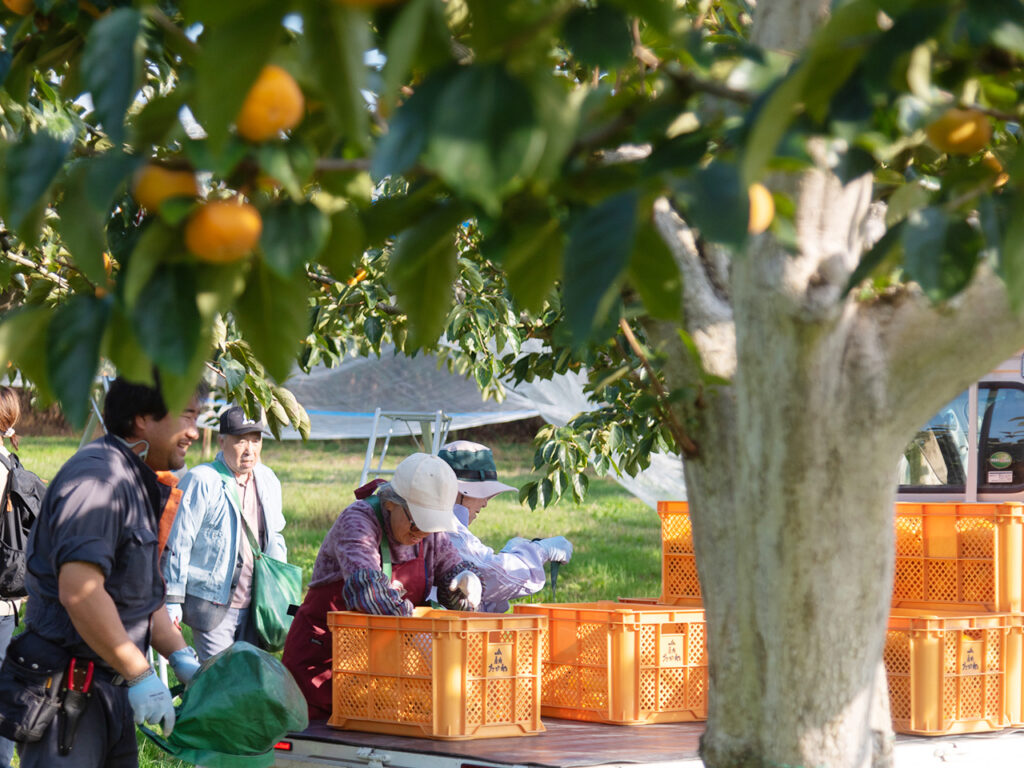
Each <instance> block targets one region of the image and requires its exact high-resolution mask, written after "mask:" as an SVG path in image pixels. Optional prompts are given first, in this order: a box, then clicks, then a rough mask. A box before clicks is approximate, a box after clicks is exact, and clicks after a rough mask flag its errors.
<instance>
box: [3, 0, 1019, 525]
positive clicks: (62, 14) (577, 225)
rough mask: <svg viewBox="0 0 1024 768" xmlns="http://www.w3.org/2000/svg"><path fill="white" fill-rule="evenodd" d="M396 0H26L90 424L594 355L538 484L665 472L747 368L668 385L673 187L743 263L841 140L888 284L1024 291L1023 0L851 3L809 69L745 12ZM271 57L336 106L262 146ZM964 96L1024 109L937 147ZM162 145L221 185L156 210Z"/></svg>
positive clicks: (56, 377)
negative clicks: (583, 408) (427, 368)
mask: <svg viewBox="0 0 1024 768" xmlns="http://www.w3.org/2000/svg"><path fill="white" fill-rule="evenodd" d="M372 5H373V4H368V7H365V8H363V7H360V8H356V7H351V6H350V5H348V4H344V3H337V2H331V1H329V0H218V2H216V3H210V2H202V1H201V0H181V2H174V1H172V0H160V2H153V1H151V0H150V1H147V0H137V1H136V2H128V0H95V1H94V2H88V1H87V0H81V1H79V0H35V4H34V13H31V14H27V15H24V16H19V15H16V14H14V13H12V12H11V11H9V10H7V9H6V8H5V9H4V10H3V12H2V13H0V86H2V87H0V163H2V164H3V168H4V176H3V180H2V183H0V218H2V222H3V227H2V231H0V248H2V253H3V257H4V258H2V259H0V287H2V288H3V290H4V293H3V297H4V304H3V306H4V311H5V314H4V319H3V323H2V325H0V355H2V356H3V359H6V360H9V361H10V363H11V366H12V368H11V369H10V373H11V374H12V375H13V374H14V373H15V372H20V373H21V374H23V375H24V376H25V377H26V378H27V379H28V380H29V381H31V382H32V384H33V385H34V386H35V387H36V390H37V392H38V394H39V397H40V399H41V400H42V401H44V402H48V401H52V400H59V401H60V402H61V404H62V405H63V407H64V409H65V411H66V413H67V414H68V416H69V418H70V419H72V420H73V421H74V422H76V423H81V422H82V421H84V419H85V417H86V416H87V414H88V405H87V397H88V393H89V389H90V384H89V382H90V381H91V380H92V378H93V377H92V375H91V374H92V372H94V371H96V370H98V368H99V366H100V365H101V362H106V363H109V364H112V365H113V366H115V367H116V368H117V370H119V371H120V372H122V373H123V374H125V375H128V376H131V377H134V378H142V379H145V378H147V377H148V376H149V375H150V371H151V370H152V366H154V365H155V366H156V367H157V368H158V369H159V371H160V373H161V377H162V381H163V382H164V383H165V386H166V387H167V390H168V395H169V397H170V399H171V401H172V402H174V403H178V402H183V399H184V397H185V395H186V393H187V392H188V391H189V390H190V389H191V386H192V383H193V382H194V381H195V379H196V378H197V377H198V376H200V375H202V374H203V373H204V372H206V373H211V374H212V375H213V377H214V378H215V381H216V386H217V388H218V389H219V391H220V393H221V394H223V395H224V396H225V397H227V398H229V399H231V400H233V401H237V402H240V403H243V404H244V405H245V406H246V407H247V408H248V409H249V410H250V411H255V410H258V409H261V408H262V409H265V410H266V411H267V415H268V419H269V422H270V425H271V428H272V429H273V430H274V431H275V432H277V431H278V430H279V429H280V428H281V426H282V425H285V424H291V425H293V426H295V427H296V428H298V429H299V430H300V431H301V432H305V431H307V430H308V427H309V424H308V418H307V417H306V415H305V413H304V412H303V410H302V408H301V407H300V406H299V405H298V404H297V403H296V402H295V400H294V398H293V397H292V396H291V395H290V393H288V391H287V389H285V388H284V387H283V386H282V384H284V380H285V378H286V377H287V375H288V373H289V372H290V371H291V370H292V369H293V366H294V365H295V364H296V362H297V364H298V366H299V367H300V368H301V369H303V370H308V369H309V368H310V367H311V366H313V365H316V364H319V363H324V364H327V365H330V364H332V363H335V362H337V361H338V360H340V359H341V358H342V357H343V356H344V355H346V354H374V353H376V354H379V353H380V351H381V349H382V345H385V344H394V345H395V347H396V348H397V349H398V350H401V351H403V352H405V353H407V354H415V353H416V352H417V351H419V350H428V349H438V350H439V352H440V354H441V356H442V358H443V359H444V360H445V362H446V364H448V365H449V366H450V367H452V368H453V369H457V370H459V371H462V372H465V373H467V374H468V375H471V376H473V377H474V378H475V379H476V381H477V382H478V383H479V385H480V387H481V389H482V390H483V391H484V392H485V393H488V394H490V395H493V396H496V397H500V396H501V394H502V391H503V389H502V387H503V384H502V382H503V379H504V377H505V375H506V374H507V373H508V372H509V371H511V375H512V376H513V377H514V378H518V379H530V378H532V377H536V376H541V377H544V376H549V375H551V374H554V373H562V372H566V371H580V370H584V371H586V372H587V375H588V376H589V377H590V381H591V385H590V387H589V390H588V391H589V393H590V394H591V396H592V397H593V399H594V402H595V403H596V405H597V408H596V410H594V411H593V412H591V413H587V414H584V415H581V416H579V417H578V418H577V419H576V420H574V421H573V422H572V423H571V424H570V425H568V426H567V427H562V428H548V429H546V430H545V431H544V432H543V433H542V434H541V435H540V436H539V442H538V446H539V447H538V450H537V456H536V459H535V463H536V467H537V469H538V470H539V474H538V476H537V478H536V481H535V482H532V483H530V484H527V485H526V486H525V487H524V490H523V494H524V498H525V499H527V500H528V501H529V503H530V504H531V505H534V504H546V503H549V502H550V501H552V500H555V499H557V498H558V497H559V496H561V495H562V494H564V493H571V494H572V496H573V497H575V498H577V499H579V498H581V497H582V495H583V494H584V493H585V492H586V480H585V476H584V475H583V474H582V470H583V469H584V468H585V467H586V466H587V465H588V464H589V463H591V462H592V463H594V464H595V466H596V467H597V469H599V470H605V469H607V468H609V467H615V468H618V469H622V470H625V471H630V472H632V471H635V470H636V469H638V468H642V467H644V466H645V465H646V463H647V461H648V456H649V454H650V452H651V451H652V450H669V451H677V452H680V451H683V452H685V445H680V443H681V439H682V438H685V434H686V424H685V423H677V424H672V423H671V421H670V420H668V419H666V418H665V415H666V413H667V411H666V409H667V407H668V405H669V404H683V405H687V404H689V405H690V406H692V405H693V404H695V403H696V402H697V401H698V400H699V398H700V396H701V392H702V391H703V389H704V388H706V387H708V386H717V385H719V384H721V383H722V382H716V381H713V380H711V379H708V378H707V377H705V378H704V379H699V380H695V381H689V382H662V381H660V380H658V379H659V376H660V373H658V372H659V371H660V370H661V366H660V365H659V355H660V354H662V353H661V351H659V350H656V349H646V348H645V346H644V345H645V344H646V341H645V337H644V334H643V324H644V322H645V319H646V318H648V317H654V318H658V319H661V320H668V321H675V322H678V323H680V327H682V324H681V318H682V312H683V309H684V308H683V307H682V305H681V298H680V297H681V293H680V286H681V277H680V273H679V270H678V267H677V266H676V264H675V262H674V261H673V259H672V256H671V254H670V252H669V250H668V248H667V247H666V246H665V244H664V243H663V242H662V240H661V238H660V237H659V235H658V234H657V232H656V230H655V226H654V216H653V206H654V203H655V201H656V200H658V199H661V198H666V197H667V198H668V199H669V200H670V201H671V202H672V204H673V206H674V207H675V209H676V210H677V211H678V212H679V213H680V215H682V216H683V217H684V218H685V219H686V220H687V222H688V223H690V224H691V225H692V226H693V227H695V228H696V229H697V230H698V232H699V233H700V236H701V241H702V242H714V243H717V244H718V245H720V246H724V247H726V248H728V249H730V251H731V252H732V253H733V254H734V257H736V258H740V257H742V254H743V251H744V247H745V245H746V243H747V241H748V237H749V235H748V234H747V221H748V213H749V212H748V198H747V187H748V186H749V185H750V184H751V183H753V182H755V181H763V180H765V179H767V178H768V177H769V175H770V174H781V173H792V172H798V171H800V170H801V169H804V168H806V167H808V165H809V162H810V160H809V157H808V152H807V145H808V141H809V140H811V139H818V140H821V141H822V142H823V143H824V146H825V147H826V148H827V155H828V157H829V158H830V162H831V163H832V167H833V170H834V171H836V172H837V173H839V174H840V175H841V176H842V177H844V178H854V177H857V176H860V175H863V174H867V173H870V174H873V176H874V179H875V193H876V197H877V199H879V200H884V201H886V202H887V203H888V220H887V225H888V226H889V228H890V229H889V232H888V234H887V235H886V236H885V237H883V238H882V239H881V240H880V241H879V242H878V243H877V244H876V245H875V246H874V247H873V248H872V249H871V250H870V251H869V252H868V253H867V254H865V256H864V258H863V259H862V262H861V265H860V267H859V268H858V270H857V271H856V272H855V274H854V275H853V276H852V278H851V280H850V284H849V286H848V290H854V289H855V292H854V294H853V295H854V297H855V298H856V299H858V300H871V299H872V297H874V296H877V295H879V294H880V293H881V292H883V291H885V290H886V289H887V288H889V287H891V286H893V285H897V284H899V283H900V282H901V281H905V280H908V279H912V280H915V281H917V282H918V283H920V284H921V286H922V287H923V289H924V290H925V291H926V293H927V295H928V296H929V297H930V298H931V299H932V300H934V301H936V302H943V301H946V300H948V299H949V298H950V297H952V296H954V295H955V294H956V293H957V292H958V291H960V290H961V289H962V288H963V287H964V285H966V283H967V281H968V280H969V279H970V276H971V275H972V274H973V271H974V269H975V267H976V265H977V264H978V263H979V262H980V261H981V260H984V259H987V260H990V261H992V262H993V263H994V264H996V265H997V267H998V269H999V270H1000V273H1001V274H1002V275H1003V276H1004V278H1005V280H1006V282H1007V285H1008V287H1009V288H1010V292H1011V297H1012V298H1013V299H1014V301H1015V302H1016V303H1017V304H1019V303H1020V299H1021V297H1022V296H1024V292H1022V291H1021V290H1019V288H1021V287H1024V257H1022V255H1024V217H1022V216H1021V215H1020V208H1021V202H1020V201H1021V199H1022V198H1021V195H1020V191H1019V190H1020V179H1021V178H1024V173H1022V171H1024V157H1022V156H1021V155H1020V153H1019V152H1018V148H1019V144H1020V117H1021V111H1022V106H1021V104H1022V103H1024V100H1022V99H1021V95H1022V87H1024V82H1022V80H1024V78H1022V74H1024V68H1022V66H1021V60H1022V57H1024V4H1022V3H1021V2H1018V1H1017V0H971V2H967V0H846V2H836V3H833V4H832V6H833V15H832V19H831V21H830V22H829V23H828V24H827V25H825V26H824V27H823V28H822V29H821V30H820V31H819V33H818V34H817V36H816V37H815V38H814V39H813V40H812V42H811V43H810V44H809V45H808V46H807V47H806V48H805V49H804V50H803V51H801V52H799V53H798V54H796V55H783V54H781V53H779V52H775V51H766V50H762V49H760V48H758V47H756V46H755V45H753V44H752V43H751V41H750V36H749V33H750V29H751V14H752V9H751V8H750V7H748V5H747V3H745V2H743V1H742V0H586V1H583V0H502V2H489V1H485V0H406V1H405V2H399V3H397V4H387V5H381V6H379V7H372ZM269 63H274V64H277V65H279V66H281V67H283V68H284V69H285V70H287V71H289V72H290V73H291V74H292V75H293V76H294V77H295V79H296V80H297V82H298V84H299V85H300V87H301V89H302V91H303V93H304V95H305V101H306V104H305V112H304V115H303V119H302V121H301V123H300V124H299V125H297V126H296V127H294V128H293V129H291V130H290V132H288V133H287V134H284V133H282V134H280V135H279V136H278V137H276V138H274V139H271V140H268V141H265V142H259V143H253V142H249V141H246V140H244V139H242V138H241V137H240V136H239V135H238V134H237V133H236V132H235V130H234V127H233V122H234V120H235V116H236V115H237V113H238V111H239V108H240V107H241V105H242V103H243V100H244V99H245V96H246V93H247V90H248V87H249V86H250V84H252V83H253V81H254V80H255V79H256V77H257V75H258V74H259V72H260V71H261V70H262V68H263V67H264V66H265V65H267V64H269ZM953 106H957V107H960V108H963V109H966V110H970V111H972V113H974V114H980V115H981V116H982V118H981V120H982V122H983V123H984V125H986V126H988V127H989V128H991V136H990V137H989V138H988V140H986V141H984V142H983V145H984V149H981V150H979V151H972V152H968V153H966V154H964V153H960V152H959V151H958V150H956V149H955V148H951V147H949V146H947V147H941V146H936V145H935V142H934V141H933V142H931V143H929V142H928V141H927V140H926V132H925V130H924V129H925V127H926V126H928V125H929V124H931V123H932V122H933V121H934V120H935V119H936V118H938V117H939V116H940V115H942V114H943V113H945V112H946V111H947V110H948V109H949V108H950V107H953ZM629 148H632V149H633V150H634V151H632V152H626V151H625V150H626V149H629ZM148 162H159V163H161V164H164V165H166V166H168V167H172V168H178V169H191V170H192V171H194V172H195V173H196V174H197V178H198V179H199V181H200V184H201V189H202V194H201V198H202V199H200V200H192V199H189V198H174V199H170V200H168V201H165V202H164V203H162V204H161V205H159V209H158V210H155V211H145V210H141V209H140V208H139V207H138V205H137V204H136V203H135V201H134V200H133V198H132V196H131V194H130V190H131V179H132V177H133V175H134V174H135V173H136V172H137V171H138V169H139V168H140V167H141V166H143V165H144V164H146V163H148ZM233 197H242V198H244V199H246V200H247V201H248V202H250V203H251V204H252V205H253V206H255V207H256V209H257V210H258V211H259V212H260V215H261V217H262V222H263V229H262V236H261V239H260V244H259V246H258V247H257V248H256V250H255V251H254V252H253V253H252V254H251V255H249V256H248V257H246V258H244V259H241V260H238V261H235V262H231V263H226V264H211V263H207V262H205V261H202V260H200V259H199V258H197V257H196V256H194V255H192V254H191V253H189V251H188V249H187V248H186V247H185V244H184V242H185V241H184V231H185V229H186V227H187V226H188V222H189V221H190V217H191V215H192V213H193V212H194V210H195V209H196V207H197V206H199V205H202V200H203V199H207V200H212V199H220V198H233ZM774 198H775V206H776V210H777V215H776V218H775V220H774V222H773V223H772V226H771V229H770V234H769V235H768V236H771V237H774V238H776V239H777V241H778V242H779V243H780V244H781V245H783V246H784V247H793V246H794V245H795V244H794V242H793V238H794V234H793V233H794V227H793V216H794V205H793V202H792V200H790V199H788V198H787V197H786V195H785V194H784V193H782V192H780V191H778V190H774ZM627 332H628V333H627ZM631 334H635V339H634V340H632V341H631V340H630V335H631ZM683 340H684V342H686V341H687V339H686V337H685V333H684V334H683ZM527 341H530V342H531V344H537V345H539V346H536V347H534V346H529V347H525V348H524V347H523V344H524V343H526V342H527ZM524 349H525V352H524ZM680 410H681V411H682V412H684V413H685V412H686V408H685V407H683V408H681V409H680Z"/></svg>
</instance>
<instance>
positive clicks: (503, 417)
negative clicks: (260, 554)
mask: <svg viewBox="0 0 1024 768" xmlns="http://www.w3.org/2000/svg"><path fill="white" fill-rule="evenodd" d="M585 384H586V376H585V375H583V374H576V373H568V374H564V375H560V376H556V377H555V378H553V379H551V380H536V381H533V382H523V383H521V384H516V385H514V386H513V385H511V384H508V383H506V389H507V397H506V398H505V400H504V402H501V403H498V402H495V401H494V400H484V399H483V397H482V396H481V394H480V390H479V388H478V387H477V385H476V382H474V381H473V380H472V379H470V378H467V377H465V376H460V375H458V374H452V373H449V372H448V371H447V370H446V369H444V368H443V367H439V366H438V361H437V359H436V358H435V357H433V356H430V355H417V356H416V357H406V356H405V355H402V354H397V355H396V354H395V353H394V350H393V348H390V349H386V350H384V351H383V353H382V354H381V357H380V358H376V357H361V358H348V359H346V360H344V361H343V362H342V363H341V364H340V365H338V366H336V367H334V368H325V367H318V368H315V369H314V370H313V371H311V372H310V373H309V374H304V373H301V372H296V373H294V374H293V375H292V376H291V377H290V378H289V379H288V381H287V382H286V383H285V386H287V387H288V389H290V390H291V391H292V393H293V394H294V395H295V397H296V398H297V399H298V401H299V403H301V404H302V406H303V407H304V408H305V409H306V412H307V413H308V414H309V419H310V423H311V425H312V426H311V430H310V439H312V440H329V439H351V438H362V439H366V438H369V437H370V435H371V432H372V429H373V418H374V411H375V409H376V408H380V409H381V410H382V411H398V412H413V411H415V412H436V411H438V410H441V411H444V413H445V414H446V415H447V416H450V417H451V419H452V421H451V425H450V427H449V430H450V431H455V430H459V429H469V428H471V427H479V426H484V425H486V424H499V423H502V422H506V421H517V420H519V419H525V418H530V417H532V416H538V415H539V416H541V417H542V418H543V419H544V420H545V421H546V422H548V423H549V424H555V425H557V426H563V425H565V424H566V422H568V421H569V420H570V419H572V418H573V417H574V416H576V415H577V414H578V413H582V412H584V411H587V410H590V409H591V408H593V404H592V403H590V401H589V400H588V399H587V396H586V393H585V392H584V389H583V388H584V385H585ZM410 433H411V434H414V435H419V434H420V426H419V423H418V422H416V421H403V422H401V424H400V426H396V427H395V432H394V434H395V435H396V436H398V435H404V434H410ZM382 436H383V435H379V437H382ZM281 437H282V438H283V439H286V440H288V439H297V438H298V437H299V435H298V433H297V432H295V431H294V430H291V429H283V430H282V432H281ZM610 476H611V477H613V478H614V479H615V480H617V481H618V482H619V483H621V484H622V485H623V486H624V487H625V488H626V489H627V490H628V491H629V492H630V493H632V494H633V495H634V496H636V497H637V498H639V499H640V500H641V501H643V502H644V503H645V504H647V505H649V506H651V507H655V506H656V505H657V502H658V501H660V500H683V499H685V498H686V482H685V480H684V479H683V465H682V461H681V460H680V459H679V457H678V456H672V455H667V454H655V455H653V456H652V457H651V466H650V467H649V468H648V469H647V470H646V471H644V472H642V473H640V475H638V476H637V477H617V476H615V475H614V474H611V475H610Z"/></svg>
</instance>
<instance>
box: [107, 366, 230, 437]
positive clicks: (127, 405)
mask: <svg viewBox="0 0 1024 768" xmlns="http://www.w3.org/2000/svg"><path fill="white" fill-rule="evenodd" d="M153 379H154V381H155V382H156V386H154V387H151V386H149V385H148V384H136V383H135V382H131V381H127V380H126V379H123V378H121V377H120V376H118V377H117V378H116V379H114V381H113V382H111V384H110V389H109V390H108V391H107V399H106V401H105V402H104V404H103V423H104V425H105V426H106V428H107V432H109V433H110V434H112V435H117V436H118V437H123V438H129V437H131V436H132V433H133V432H134V431H135V417H136V416H152V417H153V418H154V419H156V420H158V421H159V420H160V419H162V418H163V417H164V416H166V415H167V404H166V403H165V402H164V396H163V393H162V391H161V389H160V375H159V374H158V373H157V372H156V371H154V372H153ZM209 391H210V388H209V386H208V385H207V384H206V382H205V381H200V382H199V384H198V385H197V386H196V396H198V397H199V398H203V397H205V396H206V395H207V394H208V393H209Z"/></svg>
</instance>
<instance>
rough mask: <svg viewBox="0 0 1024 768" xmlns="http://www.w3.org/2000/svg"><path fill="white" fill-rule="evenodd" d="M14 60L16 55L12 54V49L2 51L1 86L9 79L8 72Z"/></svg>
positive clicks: (0, 65) (0, 66)
mask: <svg viewBox="0 0 1024 768" xmlns="http://www.w3.org/2000/svg"><path fill="white" fill-rule="evenodd" d="M13 61H14V56H12V55H11V52H10V51H0V86H2V85H3V84H4V81H5V80H6V79H7V74H8V73H9V72H10V71H11V63H12V62H13Z"/></svg>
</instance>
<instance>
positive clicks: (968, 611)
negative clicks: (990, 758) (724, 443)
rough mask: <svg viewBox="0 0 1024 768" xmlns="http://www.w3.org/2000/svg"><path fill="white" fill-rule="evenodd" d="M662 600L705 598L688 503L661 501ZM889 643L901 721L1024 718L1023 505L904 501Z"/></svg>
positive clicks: (964, 729) (893, 696) (970, 725)
mask: <svg viewBox="0 0 1024 768" xmlns="http://www.w3.org/2000/svg"><path fill="white" fill-rule="evenodd" d="M658 514H659V515H660V516H661V521H662V595H661V602H662V603H668V604H676V605H686V606H693V605H698V604H699V601H700V583H699V582H698V580H697V567H696V559H695V557H694V552H693V536H692V529H691V527H690V517H689V507H688V505H687V503H686V502H680V501H669V502H661V503H659V505H658ZM895 521H896V522H895V525H896V575H895V580H894V585H893V602H892V605H893V609H892V612H891V614H890V617H889V625H888V630H887V635H886V644H885V665H886V670H887V672H888V677H889V701H890V708H891V713H892V720H893V728H894V729H895V730H896V731H899V732H901V733H915V734H926V735H941V734H953V733H970V732H979V731H993V730H1000V729H1002V728H1007V727H1020V726H1021V725H1024V703H1022V684H1021V680H1022V656H1024V643H1022V637H1024V614H1022V610H1024V606H1022V597H1024V568H1022V553H1024V506H1022V505H1021V504H1020V503H1017V502H1007V503H1000V504H977V503H973V504H961V503H952V502H950V503H934V504H911V503H898V504H897V505H896V515H895Z"/></svg>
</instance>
